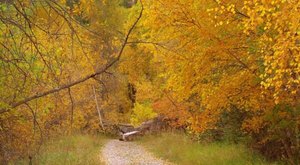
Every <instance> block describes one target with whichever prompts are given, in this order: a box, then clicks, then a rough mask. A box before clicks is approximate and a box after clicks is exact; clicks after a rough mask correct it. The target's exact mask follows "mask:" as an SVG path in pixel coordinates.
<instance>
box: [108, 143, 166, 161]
mask: <svg viewBox="0 0 300 165" xmlns="http://www.w3.org/2000/svg"><path fill="white" fill-rule="evenodd" d="M102 158H103V161H104V162H105V163H106V164H108V165H171V163H169V162H166V161H164V160H161V159H159V158H156V157H154V156H153V155H152V154H150V153H149V152H148V151H146V150H145V149H144V148H143V147H142V146H140V145H138V144H136V143H135V142H123V141H119V140H110V141H108V142H107V143H106V144H105V145H104V147H103V150H102Z"/></svg>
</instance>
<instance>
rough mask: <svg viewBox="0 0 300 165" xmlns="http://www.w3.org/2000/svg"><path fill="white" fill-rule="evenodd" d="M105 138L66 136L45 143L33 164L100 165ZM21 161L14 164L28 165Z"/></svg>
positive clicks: (26, 161)
mask: <svg viewBox="0 0 300 165" xmlns="http://www.w3.org/2000/svg"><path fill="white" fill-rule="evenodd" d="M105 141H106V138H105V137H104V136H90V135H74V136H64V137H61V138H58V139H54V140H51V141H48V142H47V143H45V144H44V145H43V146H42V147H41V150H40V154H39V155H36V156H35V157H34V159H33V164H39V165H40V164H41V165H54V164H55V165H82V164H84V165H94V164H95V165H96V164H97V165H99V164H103V163H101V158H100V151H101V146H102V145H103V144H104V143H105ZM28 163H29V161H28V160H21V161H18V162H15V163H14V164H20V165H22V164H26V165H27V164H28Z"/></svg>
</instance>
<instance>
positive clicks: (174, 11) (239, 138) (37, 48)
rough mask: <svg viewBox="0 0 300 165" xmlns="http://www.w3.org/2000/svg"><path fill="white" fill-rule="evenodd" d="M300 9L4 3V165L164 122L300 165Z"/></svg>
mask: <svg viewBox="0 0 300 165" xmlns="http://www.w3.org/2000/svg"><path fill="white" fill-rule="evenodd" d="M299 100H300V1H299V0H241V1H239V0H185V1H183V0H164V1H161V0H144V1H142V0H139V1H136V0H1V1H0V164H6V163H9V162H11V161H14V160H17V159H20V158H28V157H34V156H35V155H36V154H37V153H38V152H39V149H40V146H41V145H42V144H44V143H45V141H47V139H51V138H55V137H57V136H62V135H70V134H73V133H78V132H81V133H87V134H95V133H99V132H101V133H111V132H112V131H111V129H112V127H111V125H115V124H119V123H131V124H133V125H135V126H138V125H139V124H141V123H142V122H144V121H147V120H149V119H152V118H154V117H157V116H162V117H163V119H164V121H165V122H167V123H168V125H169V126H170V127H171V128H172V129H179V130H182V131H184V132H185V133H186V134H189V135H191V136H192V137H193V139H194V140H199V141H206V142H214V141H223V140H225V141H229V142H232V143H245V144H247V146H248V147H249V148H253V149H255V150H256V151H258V152H260V153H261V154H263V155H264V156H265V157H266V158H267V159H268V160H270V161H272V160H281V161H284V162H286V163H288V164H295V165H296V164H299V163H300V159H299V158H300V101H299Z"/></svg>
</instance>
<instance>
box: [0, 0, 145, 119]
mask: <svg viewBox="0 0 300 165" xmlns="http://www.w3.org/2000/svg"><path fill="white" fill-rule="evenodd" d="M140 2H141V5H142V9H141V11H140V14H139V16H138V18H137V19H136V20H135V22H134V23H133V25H132V26H131V28H130V29H129V30H128V32H127V34H126V36H125V40H124V42H123V44H122V46H121V49H120V51H119V53H118V56H117V58H116V59H114V60H112V61H111V62H110V63H109V64H107V65H106V66H105V67H104V68H102V69H99V70H98V71H96V72H94V73H92V74H89V75H87V76H85V77H83V78H81V79H78V80H76V81H74V82H71V83H68V84H64V85H61V86H59V87H57V88H54V89H51V90H48V91H45V92H41V93H38V94H36V95H33V96H30V97H28V98H25V99H23V100H21V101H18V102H15V103H12V104H10V109H0V114H2V113H5V112H9V111H10V110H11V109H13V108H16V107H18V106H20V105H22V104H25V103H27V102H29V101H31V100H35V99H38V98H41V97H44V96H47V95H49V94H52V93H55V92H58V91H61V90H63V89H67V88H70V87H72V86H75V85H77V84H80V83H83V82H85V81H87V80H89V79H90V78H94V77H95V76H97V75H100V74H102V73H105V72H106V70H107V69H109V68H110V67H111V66H113V65H114V64H115V63H116V62H118V61H119V59H120V58H121V56H122V54H123V52H124V49H125V47H126V45H127V42H128V39H129V37H130V35H131V33H132V31H133V29H134V28H135V27H136V25H137V23H138V22H139V20H140V19H141V18H142V15H143V11H144V7H143V4H142V1H140Z"/></svg>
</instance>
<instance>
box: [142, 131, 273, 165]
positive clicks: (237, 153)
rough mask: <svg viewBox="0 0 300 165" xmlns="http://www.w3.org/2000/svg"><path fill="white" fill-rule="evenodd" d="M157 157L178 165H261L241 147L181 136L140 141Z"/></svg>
mask: <svg viewBox="0 0 300 165" xmlns="http://www.w3.org/2000/svg"><path fill="white" fill-rule="evenodd" d="M140 143H141V144H142V145H144V146H145V147H146V149H148V150H150V151H151V152H153V153H154V154H155V155H157V156H158V157H162V158H164V159H166V160H169V161H170V162H174V163H176V164H179V165H191V164H197V165H252V164H253V165H265V164H272V163H269V162H266V161H265V160H264V159H263V158H262V157H260V156H259V155H258V154H255V153H254V152H252V151H251V150H250V149H247V148H246V147H245V146H244V145H242V144H228V143H221V142H220V143H210V144H201V143H197V142H194V141H192V140H190V139H189V138H188V137H187V136H185V135H183V134H174V133H173V134H172V133H165V134H161V135H157V136H147V137H143V138H142V139H141V141H140ZM273 164H275V163H273Z"/></svg>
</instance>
